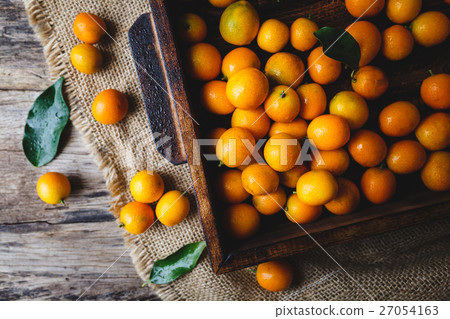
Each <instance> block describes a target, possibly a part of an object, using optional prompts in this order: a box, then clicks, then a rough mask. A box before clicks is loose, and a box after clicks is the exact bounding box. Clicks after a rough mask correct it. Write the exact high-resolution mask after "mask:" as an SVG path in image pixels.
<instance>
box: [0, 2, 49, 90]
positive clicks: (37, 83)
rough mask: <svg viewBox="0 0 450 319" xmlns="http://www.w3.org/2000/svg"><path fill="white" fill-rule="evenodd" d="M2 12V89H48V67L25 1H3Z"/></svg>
mask: <svg viewBox="0 0 450 319" xmlns="http://www.w3.org/2000/svg"><path fill="white" fill-rule="evenodd" d="M0 12H1V14H0V90H5V89H14V90H43V89H45V88H46V87H48V86H49V85H50V84H51V81H50V79H49V78H48V70H47V64H46V62H45V58H44V55H43V53H42V47H41V45H40V43H39V41H38V39H37V37H36V35H35V34H34V33H33V30H32V29H31V27H30V26H29V25H28V18H27V14H26V12H25V9H24V7H23V3H22V1H21V0H10V1H6V0H1V1H0Z"/></svg>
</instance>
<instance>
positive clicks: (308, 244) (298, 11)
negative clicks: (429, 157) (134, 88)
mask: <svg viewBox="0 0 450 319" xmlns="http://www.w3.org/2000/svg"><path fill="white" fill-rule="evenodd" d="M252 3H253V4H254V5H255V7H256V8H257V9H258V12H259V14H260V17H261V18H262V21H263V20H265V19H267V18H268V17H271V18H279V19H280V20H282V21H283V22H285V23H288V24H290V23H292V21H294V20H295V19H296V18H298V17H301V16H308V15H312V16H313V17H314V20H315V21H316V22H318V24H319V25H320V26H325V25H327V26H333V27H340V28H345V27H346V26H347V25H349V24H351V23H352V22H354V18H353V17H351V16H350V15H349V14H348V12H347V10H346V8H345V5H344V2H343V1H334V0H321V1H312V0H303V1H293V0H282V1H279V2H277V3H275V2H274V1H269V0H260V1H252ZM150 4H151V11H152V12H151V15H150V21H151V26H147V29H148V30H147V32H149V33H154V34H155V36H154V38H155V39H164V41H160V42H159V43H158V44H157V45H156V46H155V49H156V51H159V54H158V53H157V54H156V56H158V55H159V60H161V61H164V63H165V65H166V72H164V74H163V78H164V82H165V83H167V88H168V92H169V94H171V96H172V99H173V100H176V101H177V102H178V103H177V104H176V105H172V109H176V110H177V114H178V119H179V129H180V131H181V134H182V137H183V141H184V145H185V149H186V154H187V158H188V162H189V165H190V169H191V175H192V178H193V180H194V181H195V183H194V187H195V190H196V195H197V201H198V209H199V213H200V217H201V220H202V225H203V230H204V233H205V237H206V240H207V243H208V248H209V254H210V259H211V264H212V267H213V270H214V271H215V272H216V273H225V272H228V271H233V270H236V269H241V268H245V267H248V266H251V265H254V264H257V263H259V262H262V261H265V260H268V259H271V258H276V257H284V256H289V255H292V254H295V253H300V252H304V251H306V250H309V249H312V248H314V247H316V243H314V242H313V241H311V239H310V238H309V237H308V236H307V235H306V234H305V232H303V231H302V230H301V229H300V228H299V227H298V226H297V225H294V224H292V223H289V222H288V221H287V220H286V218H282V217H284V216H281V217H280V216H270V217H266V216H265V217H263V222H262V224H263V225H262V227H261V229H260V232H259V234H257V235H256V236H254V237H252V238H250V239H248V240H246V241H244V242H242V243H240V242H231V241H230V240H227V239H226V238H224V236H223V235H222V231H221V228H220V218H219V216H220V213H221V209H222V207H219V206H220V205H217V204H216V203H217V202H218V201H217V198H215V196H214V194H211V193H210V192H209V190H210V189H211V188H210V185H211V183H210V182H211V180H212V179H213V178H214V176H215V174H217V163H206V162H205V161H201V162H197V163H194V159H197V158H199V157H202V156H201V155H200V150H199V149H198V146H197V144H196V141H195V139H198V138H200V137H201V136H202V134H204V133H206V132H207V131H208V130H209V129H211V128H215V127H218V126H221V125H225V126H224V127H229V122H227V121H226V120H227V119H228V120H229V118H227V117H222V118H221V119H219V118H218V117H215V116H214V115H211V114H208V113H207V112H204V111H203V110H200V109H199V108H198V107H197V106H198V105H200V103H199V100H198V94H197V93H196V92H199V89H200V87H201V83H199V82H196V81H193V80H192V79H189V78H185V80H184V81H182V79H183V73H182V64H181V63H180V62H181V59H180V58H179V56H180V55H182V54H183V52H184V50H185V49H186V47H185V46H183V45H182V44H181V43H180V42H178V41H177V39H176V38H174V36H173V30H174V25H175V22H176V21H177V19H178V17H179V16H180V15H181V14H182V13H184V12H191V11H193V12H196V13H199V14H200V15H201V16H202V17H204V18H205V20H206V21H207V24H208V37H207V39H206V42H209V43H212V44H214V45H215V46H216V47H217V48H218V49H219V50H220V51H221V53H222V54H225V53H227V52H228V51H229V50H231V49H232V48H234V47H233V46H231V45H229V44H227V43H225V42H224V41H223V40H222V39H221V37H220V34H219V32H218V29H217V21H218V20H219V17H220V14H221V11H220V10H218V9H213V8H211V7H210V6H201V7H199V6H195V4H189V3H188V4H185V5H184V6H180V5H179V4H177V5H174V3H173V2H170V1H159V0H150ZM444 8H445V9H446V10H447V11H449V10H448V7H446V6H445V4H443V3H442V1H438V0H430V1H427V2H426V3H424V8H423V10H424V11H428V10H441V9H442V10H443V9H444ZM374 22H375V23H376V24H377V26H378V27H380V29H385V28H386V27H387V26H389V25H391V24H392V23H391V22H389V21H388V19H387V17H386V16H385V15H383V14H381V15H380V16H379V17H377V18H376V19H374ZM250 47H251V48H252V49H253V50H254V51H255V52H256V53H257V54H258V56H259V57H260V58H261V61H262V62H263V63H262V65H264V63H265V61H266V59H267V58H268V57H269V56H270V55H268V54H267V53H265V52H262V51H261V50H260V49H259V48H258V47H257V45H256V44H255V43H252V44H251V45H250ZM448 49H449V42H448V41H447V42H446V43H444V44H441V45H440V46H437V47H434V48H432V49H426V48H423V47H420V46H416V47H415V49H414V53H413V54H412V55H411V56H410V57H408V59H406V60H405V61H401V62H397V63H392V62H389V61H387V60H386V59H384V58H383V57H382V56H381V55H379V56H378V57H377V59H376V60H375V61H374V64H375V65H382V66H383V69H384V70H385V71H386V73H387V74H388V77H389V79H390V88H389V91H388V93H387V94H385V96H384V97H382V98H380V99H378V100H377V101H374V102H370V103H369V107H370V109H371V120H370V121H369V122H368V127H369V128H371V129H374V130H377V129H378V124H377V118H378V112H379V110H380V109H381V107H380V106H383V105H388V104H390V103H392V102H394V101H398V100H401V99H405V100H412V101H413V102H415V103H418V104H419V106H420V108H421V109H424V110H425V111H424V112H423V113H422V115H426V114H427V113H429V110H427V108H426V106H422V105H420V103H421V102H420V99H419V98H418V88H419V86H420V83H421V81H422V80H423V79H424V78H425V77H426V76H427V70H429V69H433V70H434V71H435V72H442V71H447V70H448V68H449V66H450V54H449V50H448ZM284 51H290V52H293V53H295V54H298V55H300V56H301V57H302V58H303V60H304V61H305V60H306V57H307V53H299V52H298V51H296V50H294V49H293V48H292V47H290V46H289V45H288V46H287V47H286V48H285V49H284ZM139 58H143V56H142V55H141V56H140V57H139ZM147 58H149V59H148V60H145V61H144V64H157V63H158V61H157V60H156V59H155V57H147ZM144 59H145V58H144ZM345 77H347V78H345ZM306 81H310V79H309V78H308V76H306ZM146 85H149V84H148V83H147V84H146ZM170 88H171V90H169V89H170ZM349 89H351V87H350V70H345V71H344V72H343V74H342V75H341V79H340V80H339V81H337V82H336V83H334V84H332V85H329V86H327V87H326V91H327V96H328V98H329V99H330V98H331V97H332V96H333V95H334V94H335V93H336V92H338V91H342V90H349ZM186 110H189V112H190V114H186V113H187V112H186ZM194 119H196V120H195V121H194ZM224 119H225V120H224ZM197 120H198V121H199V122H200V124H201V126H199V125H195V124H196V121H197ZM411 138H414V137H411ZM387 140H388V143H391V142H392V141H393V140H392V139H389V138H387ZM202 159H203V158H202ZM362 172H363V169H362V168H361V167H359V166H358V165H353V166H352V168H351V169H349V171H348V172H347V173H346V175H345V177H347V178H350V179H352V180H353V181H355V182H359V180H360V177H361V175H362ZM397 178H398V185H399V190H398V191H397V196H396V198H395V199H394V200H393V201H391V202H390V203H388V204H385V205H379V206H374V205H371V204H370V203H368V202H367V201H364V200H363V201H362V203H361V205H360V206H359V209H358V211H357V212H355V213H354V214H351V215H349V216H339V217H338V216H331V215H330V214H325V216H324V217H323V218H322V219H321V220H319V221H318V222H315V223H312V224H311V225H308V226H307V227H306V228H307V231H308V232H309V233H310V234H312V235H313V237H315V238H317V240H318V241H319V242H321V243H323V244H324V245H329V244H337V243H342V242H346V241H349V240H352V239H357V238H360V237H363V236H369V235H372V234H378V233H381V232H384V231H389V230H393V229H398V228H400V227H405V226H408V225H412V224H417V223H421V222H425V221H429V220H432V219H438V218H448V216H449V213H450V201H449V195H450V194H449V193H448V192H445V193H440V194H435V193H431V192H429V191H427V190H426V189H425V187H424V186H423V185H422V184H421V182H420V177H419V176H418V175H417V174H415V175H414V174H413V175H410V176H406V177H403V176H398V177H397ZM424 210H427V214H424ZM277 215H284V214H277Z"/></svg>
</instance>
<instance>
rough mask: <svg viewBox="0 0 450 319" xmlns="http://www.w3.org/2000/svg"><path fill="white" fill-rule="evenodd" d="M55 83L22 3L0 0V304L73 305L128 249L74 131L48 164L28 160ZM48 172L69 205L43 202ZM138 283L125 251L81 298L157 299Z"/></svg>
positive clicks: (66, 135) (100, 179)
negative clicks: (37, 111) (29, 131)
mask: <svg viewBox="0 0 450 319" xmlns="http://www.w3.org/2000/svg"><path fill="white" fill-rule="evenodd" d="M51 83H52V81H51V80H50V79H49V77H48V73H47V66H46V63H45V59H44V56H43V53H42V48H41V46H40V44H39V42H38V40H37V39H36V37H35V35H34V34H33V31H32V30H31V28H30V27H29V26H28V21H27V17H26V13H25V11H24V8H23V4H22V2H21V1H20V0H12V1H7V0H0V158H1V159H2V160H1V161H0V182H1V187H0V211H1V214H0V300H18V299H39V300H43V299H45V300H76V299H77V298H78V297H79V296H80V295H81V294H82V293H83V292H84V291H85V289H87V288H88V287H89V286H90V285H91V284H92V283H93V282H94V281H95V280H96V279H97V278H98V277H99V276H100V275H101V274H102V273H103V272H104V271H105V270H106V269H107V267H109V266H110V265H111V264H112V263H113V262H114V261H115V260H116V259H117V258H118V257H119V256H120V255H121V254H122V253H123V252H124V251H125V249H126V248H125V246H124V243H123V238H122V232H123V230H121V229H119V228H118V227H117V223H116V221H115V220H114V218H113V215H112V214H111V213H110V212H109V211H108V207H109V200H110V197H109V193H108V191H107V190H106V185H105V182H104V179H103V174H102V172H101V171H99V169H98V167H97V165H96V164H95V163H94V162H93V160H92V158H91V157H90V156H89V152H88V150H87V147H86V144H85V143H84V141H83V139H82V137H81V135H80V134H79V133H78V132H77V131H76V130H75V129H73V128H72V127H70V125H69V127H68V128H67V129H66V130H65V131H64V133H63V143H62V144H63V151H62V152H59V154H58V155H57V157H56V158H55V160H53V161H52V162H51V163H50V164H49V165H46V166H45V167H43V168H40V169H37V168H34V167H33V166H32V165H31V164H30V163H28V162H27V160H26V158H25V157H24V155H23V151H22V148H21V142H22V136H23V126H24V123H25V119H26V116H27V112H28V110H29V108H30V107H31V105H32V103H33V101H34V99H35V98H36V97H37V96H38V95H39V94H40V91H41V90H43V89H45V88H46V87H48V86H49V85H50V84H51ZM47 171H59V172H63V173H65V174H67V175H68V176H69V179H70V181H71V183H72V186H73V191H72V195H71V196H70V198H69V199H68V201H67V206H66V207H63V206H50V205H46V204H44V203H43V202H41V201H40V200H39V199H38V197H37V194H36V191H35V185H36V181H37V179H38V178H39V176H40V175H42V174H43V173H45V172H47ZM141 284H142V281H141V279H140V278H138V276H137V274H136V271H135V269H134V266H133V264H132V262H131V258H130V257H129V255H128V254H127V253H126V254H125V255H124V256H123V257H122V258H121V259H119V260H118V261H117V263H116V264H115V265H114V266H113V267H111V269H110V270H109V271H108V272H107V273H106V274H105V275H104V276H103V277H102V278H101V279H100V280H99V281H98V282H97V283H96V284H95V285H94V286H93V287H92V288H91V289H90V290H89V291H87V292H86V294H85V295H84V297H83V298H82V299H83V300H154V299H157V297H156V296H155V295H154V294H153V293H152V292H151V290H150V289H149V288H141V287H140V286H141Z"/></svg>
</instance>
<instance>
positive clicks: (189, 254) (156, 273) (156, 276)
mask: <svg viewBox="0 0 450 319" xmlns="http://www.w3.org/2000/svg"><path fill="white" fill-rule="evenodd" d="M205 247H206V243H205V242H204V241H200V242H198V243H192V244H187V245H186V246H184V247H182V248H180V249H179V250H177V251H176V252H175V253H173V254H172V255H170V256H167V257H166V258H165V259H161V260H157V261H156V262H155V263H154V264H153V268H152V271H151V273H150V279H149V281H148V282H146V283H145V284H144V285H143V286H145V285H146V284H147V283H149V282H151V283H152V284H156V285H163V284H168V283H169V282H172V281H174V280H175V279H177V278H178V277H180V276H182V275H184V274H187V273H188V272H190V271H191V270H192V269H194V267H195V265H197V261H198V259H199V258H200V255H201V254H202V252H203V250H204V249H205Z"/></svg>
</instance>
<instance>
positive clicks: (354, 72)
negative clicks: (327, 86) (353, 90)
mask: <svg viewBox="0 0 450 319" xmlns="http://www.w3.org/2000/svg"><path fill="white" fill-rule="evenodd" d="M356 72H358V69H354V70H353V71H352V73H351V74H350V77H351V78H352V82H353V83H356V77H355V74H356Z"/></svg>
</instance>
